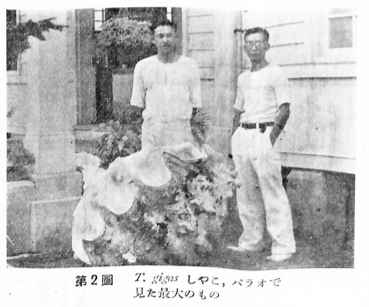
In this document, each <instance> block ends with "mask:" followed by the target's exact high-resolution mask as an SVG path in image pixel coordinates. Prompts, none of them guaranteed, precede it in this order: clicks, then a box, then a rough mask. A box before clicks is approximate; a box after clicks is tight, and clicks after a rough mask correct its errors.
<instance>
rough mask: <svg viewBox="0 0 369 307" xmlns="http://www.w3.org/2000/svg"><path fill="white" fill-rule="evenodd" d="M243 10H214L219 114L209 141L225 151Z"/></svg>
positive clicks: (228, 145)
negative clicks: (237, 34)
mask: <svg viewBox="0 0 369 307" xmlns="http://www.w3.org/2000/svg"><path fill="white" fill-rule="evenodd" d="M240 18H241V12H240V11H236V10H227V11H216V12H215V14H214V53H215V63H214V69H215V72H214V76H215V80H214V91H215V92H214V94H215V95H214V97H215V105H216V106H217V108H216V111H215V112H216V114H215V116H214V121H213V122H214V127H213V129H212V131H211V134H210V138H209V143H210V144H211V145H212V146H214V148H215V149H216V150H218V151H219V152H222V153H224V154H226V153H228V152H229V150H230V137H231V129H232V120H233V104H234V101H235V98H236V90H237V48H238V44H237V36H236V34H235V33H234V30H235V29H236V28H237V27H239V23H240V20H241V19H240Z"/></svg>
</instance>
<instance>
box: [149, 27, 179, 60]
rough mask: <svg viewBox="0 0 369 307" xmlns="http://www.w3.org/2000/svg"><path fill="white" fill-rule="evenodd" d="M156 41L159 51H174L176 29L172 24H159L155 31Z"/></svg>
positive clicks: (164, 52) (166, 52) (165, 52)
mask: <svg viewBox="0 0 369 307" xmlns="http://www.w3.org/2000/svg"><path fill="white" fill-rule="evenodd" d="M154 42H155V45H156V47H157V48H158V52H159V53H163V54H168V53H170V52H173V51H174V47H175V31H174V29H173V28H172V27H171V26H159V27H157V28H156V29H155V32H154Z"/></svg>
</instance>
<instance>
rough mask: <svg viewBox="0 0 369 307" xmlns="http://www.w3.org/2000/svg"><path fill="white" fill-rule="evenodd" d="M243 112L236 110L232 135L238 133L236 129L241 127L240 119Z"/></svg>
mask: <svg viewBox="0 0 369 307" xmlns="http://www.w3.org/2000/svg"><path fill="white" fill-rule="evenodd" d="M241 114H242V112H241V111H239V110H237V109H234V117H233V125H232V134H231V136H232V135H233V133H234V132H235V131H236V129H237V128H238V126H239V125H240V117H241Z"/></svg>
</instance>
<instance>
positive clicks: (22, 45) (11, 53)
mask: <svg viewBox="0 0 369 307" xmlns="http://www.w3.org/2000/svg"><path fill="white" fill-rule="evenodd" d="M53 19H55V18H47V19H43V20H40V21H37V22H34V21H32V20H31V19H30V20H28V21H27V22H21V23H18V24H12V23H10V22H7V23H6V51H7V57H8V58H9V57H17V56H18V55H19V54H21V53H22V52H24V51H25V50H27V49H28V48H30V47H31V46H30V44H29V42H28V37H29V36H34V37H36V38H38V39H39V40H41V41H44V40H46V39H45V36H44V35H43V32H49V30H58V31H62V30H63V28H65V27H66V26H62V25H55V24H54V23H53V22H52V20H53Z"/></svg>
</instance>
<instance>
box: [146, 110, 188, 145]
mask: <svg viewBox="0 0 369 307" xmlns="http://www.w3.org/2000/svg"><path fill="white" fill-rule="evenodd" d="M141 140H142V149H147V148H152V147H163V146H167V145H175V144H182V143H185V142H193V137H192V132H191V126H190V120H189V119H185V120H181V119H177V120H173V121H161V120H160V119H157V118H155V117H150V118H147V119H145V120H144V122H143V124H142V139H141Z"/></svg>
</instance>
